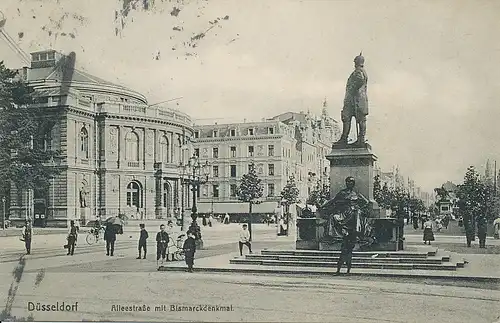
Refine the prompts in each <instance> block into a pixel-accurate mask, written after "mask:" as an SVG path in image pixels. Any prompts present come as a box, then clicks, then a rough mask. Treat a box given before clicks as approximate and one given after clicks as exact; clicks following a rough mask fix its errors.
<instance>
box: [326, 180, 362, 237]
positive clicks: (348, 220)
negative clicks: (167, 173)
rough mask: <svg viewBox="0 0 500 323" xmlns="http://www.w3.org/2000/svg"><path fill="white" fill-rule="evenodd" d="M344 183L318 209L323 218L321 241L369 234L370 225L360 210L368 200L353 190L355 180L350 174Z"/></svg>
mask: <svg viewBox="0 0 500 323" xmlns="http://www.w3.org/2000/svg"><path fill="white" fill-rule="evenodd" d="M345 183H346V188H344V189H342V190H341V191H340V192H338V193H337V195H335V197H334V198H333V199H330V200H329V201H327V202H326V203H325V204H323V205H322V206H321V207H320V208H319V209H318V212H319V215H320V218H321V219H323V220H324V221H323V226H324V235H323V237H322V238H321V241H322V242H341V241H343V239H344V237H346V236H351V237H352V236H356V237H360V236H361V237H364V236H365V235H366V234H369V231H370V226H369V224H368V222H367V221H366V220H367V219H366V214H365V213H364V212H363V211H362V210H364V208H365V207H366V206H367V205H368V204H369V201H368V199H367V198H365V197H364V196H363V195H361V194H360V193H357V192H356V191H354V186H355V183H356V182H355V180H354V178H353V177H352V176H349V177H347V178H346V179H345Z"/></svg>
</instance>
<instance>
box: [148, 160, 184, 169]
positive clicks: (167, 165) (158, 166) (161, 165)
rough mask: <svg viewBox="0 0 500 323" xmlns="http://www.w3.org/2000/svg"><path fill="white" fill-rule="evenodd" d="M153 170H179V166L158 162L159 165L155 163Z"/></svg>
mask: <svg viewBox="0 0 500 323" xmlns="http://www.w3.org/2000/svg"><path fill="white" fill-rule="evenodd" d="M153 168H154V169H155V170H159V169H167V168H169V169H177V168H178V165H177V164H175V163H163V162H157V163H154V164H153Z"/></svg>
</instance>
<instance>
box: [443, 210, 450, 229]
mask: <svg viewBox="0 0 500 323" xmlns="http://www.w3.org/2000/svg"><path fill="white" fill-rule="evenodd" d="M450 218H451V215H449V214H447V215H445V216H444V218H443V226H444V228H445V229H446V230H448V226H449V225H450Z"/></svg>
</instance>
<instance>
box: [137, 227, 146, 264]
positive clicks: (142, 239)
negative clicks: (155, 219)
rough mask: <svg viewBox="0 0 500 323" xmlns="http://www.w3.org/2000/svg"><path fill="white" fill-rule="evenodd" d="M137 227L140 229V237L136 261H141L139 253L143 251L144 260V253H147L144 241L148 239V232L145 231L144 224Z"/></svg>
mask: <svg viewBox="0 0 500 323" xmlns="http://www.w3.org/2000/svg"><path fill="white" fill-rule="evenodd" d="M139 227H140V228H141V236H140V237H139V257H137V259H141V251H142V249H144V258H142V259H146V252H147V247H146V240H147V239H148V238H149V235H148V232H147V231H146V228H145V225H144V223H141V224H139Z"/></svg>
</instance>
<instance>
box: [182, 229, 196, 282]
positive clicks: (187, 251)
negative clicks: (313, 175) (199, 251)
mask: <svg viewBox="0 0 500 323" xmlns="http://www.w3.org/2000/svg"><path fill="white" fill-rule="evenodd" d="M187 236H188V237H187V239H186V241H184V245H183V246H182V249H183V250H184V256H185V259H186V265H187V266H188V269H187V271H188V272H190V273H192V272H193V266H194V253H195V252H196V241H195V236H194V232H192V231H188V232H187Z"/></svg>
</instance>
